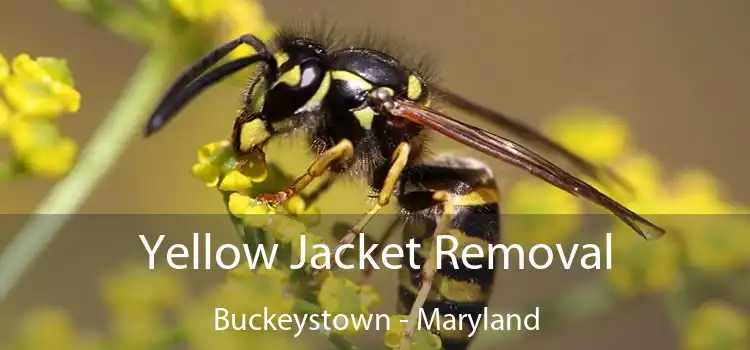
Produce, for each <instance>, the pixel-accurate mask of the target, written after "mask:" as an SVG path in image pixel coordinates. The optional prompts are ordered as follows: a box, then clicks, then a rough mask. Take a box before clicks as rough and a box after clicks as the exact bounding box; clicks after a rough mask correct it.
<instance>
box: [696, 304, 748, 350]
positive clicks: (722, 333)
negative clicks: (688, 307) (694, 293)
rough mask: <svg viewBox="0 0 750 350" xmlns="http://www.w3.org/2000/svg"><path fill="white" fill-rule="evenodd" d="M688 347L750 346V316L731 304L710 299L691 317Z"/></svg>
mask: <svg viewBox="0 0 750 350" xmlns="http://www.w3.org/2000/svg"><path fill="white" fill-rule="evenodd" d="M687 327H688V328H687V329H686V331H685V333H684V339H683V347H684V349H685V350H704V349H727V350H729V349H731V350H748V349H750V318H748V316H747V315H745V314H743V313H742V312H740V311H739V310H737V309H736V308H734V307H732V306H731V305H728V304H725V303H723V302H719V301H709V302H707V303H705V304H703V305H702V306H701V307H700V308H698V309H697V310H695V311H694V312H693V314H692V315H690V317H689V321H688V326H687Z"/></svg>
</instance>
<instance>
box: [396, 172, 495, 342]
mask: <svg viewBox="0 0 750 350" xmlns="http://www.w3.org/2000/svg"><path fill="white" fill-rule="evenodd" d="M402 190H403V192H402V193H401V194H400V196H399V202H400V204H401V206H402V207H403V208H404V211H405V213H406V216H407V222H406V225H405V227H404V235H403V239H404V243H406V242H408V241H409V239H412V238H413V239H414V240H415V242H417V243H420V244H421V245H420V246H421V249H420V250H419V251H418V253H417V254H416V256H415V263H416V264H417V265H418V266H425V263H426V259H427V257H428V255H429V251H430V247H431V241H432V240H433V239H434V234H435V230H436V227H437V225H438V222H439V220H440V218H441V216H443V214H445V213H446V210H450V211H452V212H453V218H452V222H451V225H450V229H449V231H448V232H447V234H449V235H451V236H453V237H455V238H456V240H457V241H458V245H459V248H458V249H457V250H456V253H457V256H458V263H459V266H457V267H456V266H454V265H453V264H452V261H451V260H450V259H449V258H447V257H444V258H443V261H442V264H441V265H442V266H441V269H440V270H438V271H437V273H436V276H435V280H434V283H433V285H432V290H431V291H430V294H429V296H428V298H427V300H426V302H425V303H424V305H423V306H422V308H423V310H424V313H425V314H426V315H428V316H429V315H432V313H433V312H434V310H435V309H437V310H439V311H438V313H439V314H440V315H447V314H450V315H454V316H459V315H462V314H470V315H472V317H473V318H474V319H476V317H477V315H480V314H482V313H483V311H484V307H486V306H487V302H488V299H489V296H490V294H491V292H492V287H493V284H494V281H495V278H494V271H493V270H490V269H489V268H488V264H489V257H487V256H485V257H483V258H471V259H467V260H468V261H469V262H470V263H471V264H472V265H481V266H482V268H480V269H469V268H467V267H466V266H463V264H462V260H461V256H460V251H461V247H462V246H464V245H465V244H469V243H475V244H479V245H480V246H482V247H487V245H488V244H497V243H498V242H499V240H500V207H499V204H498V202H499V195H500V194H499V190H498V188H497V185H496V183H495V181H494V179H493V178H492V173H491V172H490V171H489V170H488V169H486V168H485V167H483V166H482V165H481V164H480V163H478V162H477V161H474V160H471V159H467V158H459V157H450V158H444V159H442V160H439V161H437V162H435V163H432V164H429V165H422V166H417V167H415V168H414V169H412V170H409V171H407V173H406V174H405V175H404V178H403V188H402ZM441 191H444V192H447V193H449V194H450V196H449V198H450V199H448V201H442V202H441V201H435V200H430V198H432V197H433V196H431V195H430V194H434V193H436V192H441ZM399 277H400V285H399V293H398V295H399V312H400V313H402V314H408V313H409V312H410V310H411V308H412V306H413V304H414V302H415V299H416V295H417V291H418V289H419V287H420V285H421V284H422V271H421V270H419V269H412V268H411V266H410V265H409V264H408V262H405V264H404V268H403V270H402V271H401V273H400V276H399ZM470 332H471V326H470V325H469V324H468V323H464V325H463V330H462V331H445V330H443V331H436V332H435V333H436V334H438V335H439V336H440V337H441V339H442V342H443V349H446V350H454V349H456V350H457V349H466V348H467V347H468V346H469V344H470V342H471V339H470V338H469V333H470ZM475 335H476V334H475Z"/></svg>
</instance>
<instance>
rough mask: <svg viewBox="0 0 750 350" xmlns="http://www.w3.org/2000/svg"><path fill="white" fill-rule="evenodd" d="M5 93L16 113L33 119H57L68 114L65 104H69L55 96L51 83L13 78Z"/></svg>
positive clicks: (14, 76)
mask: <svg viewBox="0 0 750 350" xmlns="http://www.w3.org/2000/svg"><path fill="white" fill-rule="evenodd" d="M4 91H5V97H6V98H7V99H8V103H9V104H10V105H12V106H13V108H15V109H16V111H18V112H19V113H21V114H24V115H28V116H33V117H43V118H50V119H51V118H56V117H58V116H60V115H61V114H62V113H64V112H66V106H65V104H66V103H69V102H68V101H66V100H62V99H60V98H58V96H55V95H54V94H53V92H52V91H51V90H50V83H44V82H40V81H36V80H32V79H30V78H28V77H22V76H17V75H13V76H11V77H10V78H8V79H7V80H6V82H5V84H4Z"/></svg>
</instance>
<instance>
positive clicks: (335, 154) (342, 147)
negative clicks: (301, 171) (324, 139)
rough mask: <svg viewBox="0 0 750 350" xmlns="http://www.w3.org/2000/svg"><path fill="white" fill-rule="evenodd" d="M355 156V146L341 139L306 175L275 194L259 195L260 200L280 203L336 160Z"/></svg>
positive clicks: (297, 191)
mask: <svg viewBox="0 0 750 350" xmlns="http://www.w3.org/2000/svg"><path fill="white" fill-rule="evenodd" d="M353 157H354V146H353V145H352V143H351V141H349V140H347V139H343V140H341V141H340V142H339V143H337V144H336V145H335V146H333V147H331V148H330V149H328V150H326V151H325V152H323V154H321V155H320V156H318V157H317V158H316V159H315V161H314V162H313V163H312V164H311V165H310V167H309V168H307V172H306V173H305V175H302V176H300V177H298V178H297V179H295V180H294V181H292V183H290V184H289V185H288V186H287V187H286V188H284V189H283V190H281V191H280V192H277V193H273V194H264V195H261V196H260V197H258V199H259V200H261V201H264V202H266V203H268V204H271V205H277V204H280V203H282V202H284V201H286V200H287V199H289V198H291V197H293V196H294V195H296V194H298V193H300V192H302V191H303V190H304V189H305V188H306V187H307V186H308V185H310V183H311V182H312V181H313V180H315V179H316V178H318V177H320V176H322V175H323V174H325V173H326V171H328V169H330V168H331V166H332V165H333V164H334V163H336V162H348V161H350V160H351V159H352V158H353Z"/></svg>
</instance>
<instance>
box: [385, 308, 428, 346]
mask: <svg viewBox="0 0 750 350" xmlns="http://www.w3.org/2000/svg"><path fill="white" fill-rule="evenodd" d="M407 319H408V316H406V315H392V316H391V317H390V320H389V323H390V325H391V327H390V329H388V330H386V331H385V337H384V338H385V339H384V340H385V345H386V346H387V347H389V348H391V349H398V348H400V347H401V338H402V337H403V335H404V331H405V330H406V322H404V320H407ZM442 347H443V343H442V340H441V339H440V337H438V336H437V335H435V334H433V333H432V332H430V331H428V330H426V329H419V328H417V329H416V330H415V331H414V336H413V339H412V343H411V349H414V350H438V349H441V348H442Z"/></svg>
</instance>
